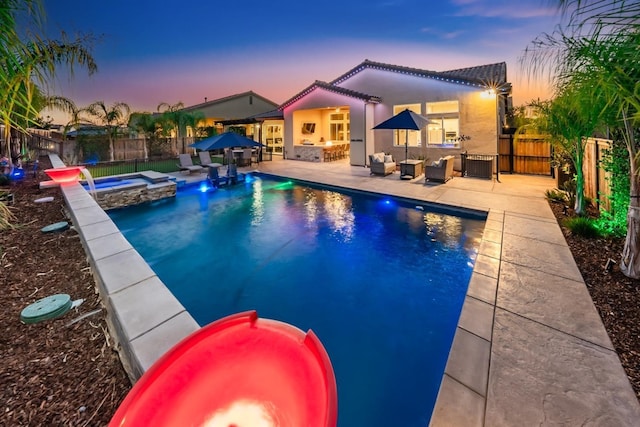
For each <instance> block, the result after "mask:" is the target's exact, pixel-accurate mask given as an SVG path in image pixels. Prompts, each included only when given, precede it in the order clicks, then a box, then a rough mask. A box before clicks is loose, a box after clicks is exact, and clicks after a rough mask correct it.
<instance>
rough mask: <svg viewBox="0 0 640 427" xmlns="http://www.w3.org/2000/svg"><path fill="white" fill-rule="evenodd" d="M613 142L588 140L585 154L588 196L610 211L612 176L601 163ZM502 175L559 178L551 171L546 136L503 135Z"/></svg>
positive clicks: (549, 150) (548, 145) (550, 151)
mask: <svg viewBox="0 0 640 427" xmlns="http://www.w3.org/2000/svg"><path fill="white" fill-rule="evenodd" d="M610 143H611V141H609V140H606V139H600V138H588V139H587V142H586V146H585V152H584V163H583V168H582V170H583V173H584V184H585V189H584V192H585V196H587V197H589V198H591V199H592V200H593V201H594V203H596V204H597V205H598V206H599V207H602V208H604V209H609V197H608V196H609V195H610V194H611V191H610V188H609V181H608V177H609V173H608V172H605V171H604V170H602V169H601V168H600V167H599V165H600V160H601V159H602V156H603V152H604V150H606V149H608V148H609V147H610V146H611V145H610ZM499 154H500V165H499V167H500V172H501V173H505V172H506V173H524V174H533V175H548V176H553V177H556V176H558V175H562V174H561V173H560V174H558V172H559V171H558V170H557V169H554V168H552V162H551V160H552V157H553V147H552V145H551V143H550V142H549V141H548V138H546V136H545V135H535V134H521V135H517V136H516V135H501V136H500V139H499Z"/></svg>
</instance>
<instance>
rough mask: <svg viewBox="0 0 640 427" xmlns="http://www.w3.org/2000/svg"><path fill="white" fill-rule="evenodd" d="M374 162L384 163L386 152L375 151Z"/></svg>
mask: <svg viewBox="0 0 640 427" xmlns="http://www.w3.org/2000/svg"><path fill="white" fill-rule="evenodd" d="M373 162H374V163H384V153H373Z"/></svg>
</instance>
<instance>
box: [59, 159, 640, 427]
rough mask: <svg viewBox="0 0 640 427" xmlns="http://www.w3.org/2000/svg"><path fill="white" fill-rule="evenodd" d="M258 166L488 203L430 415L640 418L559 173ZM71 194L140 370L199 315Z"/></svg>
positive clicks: (325, 180)
mask: <svg viewBox="0 0 640 427" xmlns="http://www.w3.org/2000/svg"><path fill="white" fill-rule="evenodd" d="M54 166H56V167H57V166H62V165H61V164H56V163H55V162H54ZM255 169H257V170H259V171H260V172H264V173H269V174H274V175H279V176H283V177H289V178H292V179H298V180H304V181H311V182H316V183H321V184H327V185H332V186H338V187H346V188H352V189H359V190H364V191H371V192H375V193H381V194H387V195H393V196H398V197H404V198H411V199H416V200H420V201H424V202H429V203H436V204H442V205H446V206H449V207H453V208H465V209H473V210H475V211H479V212H486V213H487V221H486V226H485V230H484V233H483V237H482V242H481V245H480V248H479V253H478V255H477V259H476V264H475V268H474V271H473V275H472V278H471V281H470V283H469V289H468V293H467V296H466V300H465V303H464V306H463V310H462V313H461V316H460V320H459V324H458V328H457V332H456V335H455V338H454V342H453V346H452V349H451V352H450V354H449V359H448V363H447V367H446V370H445V375H444V377H443V380H442V384H441V386H440V392H439V395H438V400H437V402H436V406H435V409H434V412H433V415H432V418H431V423H430V424H431V425H433V426H528V425H566V426H574V425H580V426H582V425H589V426H638V425H639V424H640V404H639V403H638V399H637V398H636V396H635V394H634V392H633V390H632V388H631V385H630V383H629V380H628V379H627V377H626V375H625V372H624V370H623V369H622V366H621V364H620V361H619V358H618V356H617V354H616V352H615V350H614V349H613V346H612V344H611V341H610V339H609V337H608V335H607V333H606V331H605V329H604V326H603V324H602V322H601V320H600V317H599V316H598V313H597V311H596V309H595V307H594V305H593V303H592V301H591V298H590V296H589V293H588V291H587V289H586V285H585V284H584V281H583V279H582V277H581V275H580V272H579V270H578V268H577V266H576V264H575V261H574V260H573V257H572V255H571V252H570V251H569V248H568V246H567V244H566V242H565V240H564V237H563V235H562V232H561V230H560V228H559V226H558V224H557V223H556V220H555V217H554V215H553V213H552V212H551V209H550V208H549V206H548V203H547V201H546V200H545V198H544V191H545V190H547V189H550V188H553V187H554V186H555V183H554V181H553V180H552V179H551V178H548V177H539V176H524V175H501V176H500V182H496V181H495V180H494V181H491V180H481V179H473V178H460V177H457V178H454V179H453V180H451V181H449V182H447V183H446V184H425V182H424V177H422V178H417V179H414V180H411V181H403V180H400V179H399V175H398V173H395V174H392V175H389V176H386V177H380V176H370V175H369V170H368V169H366V168H363V167H356V166H350V165H348V163H347V162H346V161H338V162H333V163H307V162H300V161H287V160H282V161H273V162H264V163H261V164H260V165H259V166H258V167H255ZM204 177H205V174H199V175H198V174H194V175H189V176H184V175H180V178H184V179H187V180H190V181H193V180H201V179H203V178H204ZM63 194H64V197H65V199H66V201H67V204H68V206H69V211H70V215H71V217H72V220H73V222H74V226H75V227H76V229H77V230H78V232H79V234H80V237H81V240H82V241H83V244H84V246H85V250H86V251H87V255H88V258H89V260H90V263H91V265H92V267H93V269H94V273H95V278H96V282H97V284H98V287H99V289H100V292H101V295H102V298H103V301H105V305H106V306H107V309H108V310H109V313H110V317H111V318H112V319H111V325H110V326H111V327H112V328H113V329H114V331H115V332H114V333H115V334H116V335H117V337H118V338H119V344H120V346H121V349H120V351H121V355H123V359H124V363H125V368H127V370H128V372H129V373H130V376H132V377H133V378H137V377H138V376H140V375H141V374H142V373H143V372H144V371H145V370H146V369H148V368H149V367H150V366H151V365H152V364H153V362H154V361H155V360H157V359H158V358H159V357H160V356H161V355H162V354H163V353H164V352H165V351H166V350H168V349H169V348H171V346H173V345H174V344H175V343H177V342H178V341H179V340H180V339H182V338H183V337H185V336H186V335H188V334H189V333H191V332H193V331H194V330H196V329H197V328H198V325H197V324H196V323H195V321H194V320H193V318H191V316H190V315H189V314H188V313H187V312H186V311H185V310H184V308H183V307H182V305H181V304H180V303H179V302H178V301H177V300H175V298H173V296H172V295H171V293H170V292H169V291H168V290H167V289H166V287H164V285H163V284H162V282H161V281H160V280H159V279H158V277H157V276H156V275H155V273H153V271H152V270H151V269H150V268H149V267H148V266H147V265H146V263H144V260H142V258H141V257H140V255H138V254H137V252H136V251H135V250H133V248H132V247H131V246H130V244H129V243H128V242H127V241H126V239H124V238H123V237H122V235H121V234H120V233H119V231H118V230H117V228H116V227H115V225H114V224H113V222H111V220H110V219H109V218H108V216H107V215H106V214H105V213H104V212H102V210H101V209H100V208H99V207H98V206H97V204H95V203H92V199H91V197H90V196H88V194H87V192H86V191H84V190H83V189H82V187H80V186H79V185H71V186H66V187H64V188H63Z"/></svg>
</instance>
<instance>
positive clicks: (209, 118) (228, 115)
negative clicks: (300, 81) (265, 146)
mask: <svg viewBox="0 0 640 427" xmlns="http://www.w3.org/2000/svg"><path fill="white" fill-rule="evenodd" d="M277 107H278V104H276V103H275V102H273V101H271V100H269V99H267V98H265V97H264V96H261V95H259V94H257V93H255V92H253V91H247V92H242V93H238V94H234V95H230V96H226V97H224V98H218V99H214V100H211V101H209V100H207V99H206V98H205V102H203V103H201V104H196V105H191V106H189V107H185V108H184V109H183V110H184V111H186V112H195V111H200V112H201V113H202V114H203V115H204V117H205V120H204V122H201V123H200V125H201V126H216V127H217V128H218V132H219V133H220V132H222V131H223V126H222V124H221V122H222V121H229V120H231V121H232V120H237V119H241V118H243V117H248V116H253V115H256V114H263V113H266V112H268V111H272V110H274V109H276V108H277ZM245 128H246V135H247V136H250V137H254V127H253V126H245ZM188 136H192V135H188ZM254 139H256V140H257V139H258V138H257V135H256V137H255V138H254Z"/></svg>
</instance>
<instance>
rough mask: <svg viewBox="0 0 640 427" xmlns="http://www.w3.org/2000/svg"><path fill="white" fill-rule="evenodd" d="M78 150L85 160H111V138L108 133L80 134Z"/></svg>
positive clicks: (79, 155)
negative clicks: (109, 138)
mask: <svg viewBox="0 0 640 427" xmlns="http://www.w3.org/2000/svg"><path fill="white" fill-rule="evenodd" d="M76 151H77V154H78V158H81V159H83V160H84V161H85V162H87V161H94V162H96V161H98V162H99V161H105V160H109V140H108V139H107V136H106V135H78V138H77V139H76Z"/></svg>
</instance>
